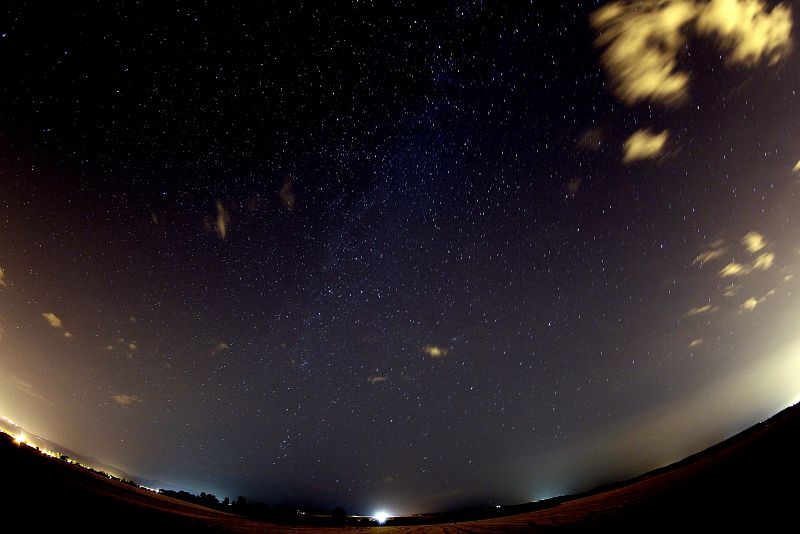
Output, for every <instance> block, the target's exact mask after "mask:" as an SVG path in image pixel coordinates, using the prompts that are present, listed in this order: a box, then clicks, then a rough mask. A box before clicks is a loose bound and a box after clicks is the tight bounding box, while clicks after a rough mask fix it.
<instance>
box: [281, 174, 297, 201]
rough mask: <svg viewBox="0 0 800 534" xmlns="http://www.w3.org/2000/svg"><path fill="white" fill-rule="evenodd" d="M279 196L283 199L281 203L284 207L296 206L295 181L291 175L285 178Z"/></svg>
mask: <svg viewBox="0 0 800 534" xmlns="http://www.w3.org/2000/svg"><path fill="white" fill-rule="evenodd" d="M278 198H280V199H281V205H283V207H284V208H288V209H292V208H294V201H295V198H294V182H293V181H292V177H291V176H286V177H284V178H283V184H282V185H281V188H280V190H279V191H278Z"/></svg>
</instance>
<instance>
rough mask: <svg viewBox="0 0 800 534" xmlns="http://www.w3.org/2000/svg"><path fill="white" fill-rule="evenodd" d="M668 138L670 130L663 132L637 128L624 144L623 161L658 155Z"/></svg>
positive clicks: (650, 157) (628, 161) (627, 161)
mask: <svg viewBox="0 0 800 534" xmlns="http://www.w3.org/2000/svg"><path fill="white" fill-rule="evenodd" d="M668 138H669V130H664V131H663V132H661V133H653V132H652V131H650V129H649V128H647V129H643V130H637V131H636V132H634V133H633V134H632V135H631V136H630V137H628V138H627V139H626V140H625V143H623V145H622V152H623V154H622V162H623V163H631V162H633V161H638V160H642V159H653V158H656V157H658V156H659V155H660V154H661V151H662V150H663V148H664V145H665V144H666V142H667V139H668Z"/></svg>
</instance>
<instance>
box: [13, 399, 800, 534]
mask: <svg viewBox="0 0 800 534" xmlns="http://www.w3.org/2000/svg"><path fill="white" fill-rule="evenodd" d="M799 451H800V408H798V407H797V406H795V407H793V408H789V409H787V410H785V411H784V412H781V413H780V414H778V415H776V416H775V417H773V418H772V419H770V420H769V421H766V422H764V423H761V424H759V425H756V426H754V427H752V428H751V429H749V430H747V431H745V432H743V433H741V434H739V435H737V436H734V437H733V438H731V439H729V440H727V441H725V442H723V443H721V444H719V445H717V446H715V447H712V448H710V449H708V450H706V451H703V452H702V453H699V454H697V455H694V456H692V457H690V458H687V459H686V460H683V461H682V462H678V463H677V464H673V465H672V466H668V467H665V468H662V469H659V470H657V471H654V472H651V473H648V474H645V475H642V476H641V477H638V478H636V479H633V480H630V481H626V482H622V483H619V484H614V485H612V486H609V487H605V488H600V489H598V490H595V491H593V492H589V493H587V494H583V495H579V496H575V497H571V498H567V499H564V500H562V501H561V502H553V503H550V504H552V505H548V506H547V507H545V508H542V505H541V504H527V505H518V506H509V507H504V508H503V509H502V510H501V511H488V510H487V511H474V512H472V513H469V514H466V513H465V515H464V516H463V517H459V516H458V515H454V514H428V515H422V516H413V517H409V518H397V519H394V520H390V521H389V522H388V523H387V524H386V525H384V526H381V527H351V526H345V527H338V528H337V527H322V526H314V525H279V524H272V523H265V522H261V521H257V520H253V519H247V518H243V517H239V516H236V515H232V514H227V513H224V512H222V511H219V510H214V509H210V508H205V507H202V506H197V505H194V504H191V503H187V502H184V501H180V500H177V499H173V498H170V497H166V496H163V495H158V494H155V493H153V492H149V491H146V490H143V489H139V488H135V487H133V486H130V485H127V484H124V483H121V482H119V481H115V480H110V479H108V478H105V477H103V476H101V475H98V474H95V473H92V472H90V471H88V470H85V469H83V468H80V467H77V466H74V465H70V464H67V463H65V462H63V461H60V460H56V459H52V458H47V457H44V456H41V455H40V454H39V453H38V452H37V451H35V450H33V449H31V448H29V447H27V446H24V445H23V446H19V445H17V444H15V443H14V442H13V441H11V440H10V439H8V436H5V435H2V436H1V439H0V468H1V469H2V471H1V473H2V483H1V484H2V485H1V486H0V488H2V489H0V525H3V527H4V528H3V531H6V528H5V527H12V529H10V530H8V532H14V531H17V530H22V531H25V532H68V531H77V532H240V533H260V532H276V533H282V532H286V533H288V532H293V533H303V532H342V531H349V532H357V531H369V532H387V533H388V532H391V533H412V532H414V533H421V532H430V533H463V532H474V533H505V532H585V531H604V532H605V531H608V532H620V531H623V532H683V531H704V530H711V531H714V532H719V531H726V530H733V531H736V532H741V531H757V532H783V531H786V532H794V531H795V529H796V513H795V509H796V507H797V506H798V504H800V491H798V489H797V484H798V477H799V476H800V461H799V460H798V452H799ZM537 508H539V509H537ZM500 513H502V514H510V515H503V516H500V517H486V518H484V519H478V520H472V521H465V520H460V519H467V518H469V519H472V518H474V517H476V516H480V515H481V514H484V516H489V515H490V514H495V515H496V514H500Z"/></svg>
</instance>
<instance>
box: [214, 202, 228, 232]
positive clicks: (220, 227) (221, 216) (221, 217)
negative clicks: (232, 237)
mask: <svg viewBox="0 0 800 534" xmlns="http://www.w3.org/2000/svg"><path fill="white" fill-rule="evenodd" d="M216 208H217V223H216V228H217V235H218V236H219V238H220V239H225V238H226V237H227V236H228V225H229V224H230V222H231V218H230V215H228V210H226V209H225V206H223V205H222V201H221V200H217V203H216Z"/></svg>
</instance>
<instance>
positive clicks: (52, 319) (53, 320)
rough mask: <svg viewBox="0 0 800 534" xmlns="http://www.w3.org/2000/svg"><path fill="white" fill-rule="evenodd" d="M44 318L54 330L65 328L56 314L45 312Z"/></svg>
mask: <svg viewBox="0 0 800 534" xmlns="http://www.w3.org/2000/svg"><path fill="white" fill-rule="evenodd" d="M42 317H43V318H44V320H45V321H47V323H48V324H49V325H50V326H52V327H53V328H63V326H64V323H63V321H61V318H60V317H59V316H58V315H56V314H55V313H52V312H45V313H43V314H42Z"/></svg>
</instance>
